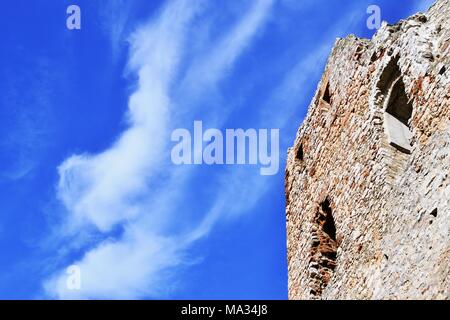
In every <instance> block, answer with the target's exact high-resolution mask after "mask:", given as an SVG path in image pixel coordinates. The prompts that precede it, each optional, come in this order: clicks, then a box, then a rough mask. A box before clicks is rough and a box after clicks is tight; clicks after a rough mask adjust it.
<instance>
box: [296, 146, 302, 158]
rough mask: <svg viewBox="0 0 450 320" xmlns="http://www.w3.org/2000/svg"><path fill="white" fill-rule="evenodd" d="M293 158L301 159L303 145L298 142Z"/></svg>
mask: <svg viewBox="0 0 450 320" xmlns="http://www.w3.org/2000/svg"><path fill="white" fill-rule="evenodd" d="M295 158H296V159H297V160H299V161H303V145H302V144H300V145H299V146H298V148H297V152H296V154H295Z"/></svg>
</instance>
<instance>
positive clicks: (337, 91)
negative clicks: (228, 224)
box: [285, 0, 450, 299]
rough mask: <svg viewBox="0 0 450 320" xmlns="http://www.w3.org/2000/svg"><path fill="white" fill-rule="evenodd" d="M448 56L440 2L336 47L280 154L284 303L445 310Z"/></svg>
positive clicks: (445, 15) (449, 254)
mask: <svg viewBox="0 0 450 320" xmlns="http://www.w3.org/2000/svg"><path fill="white" fill-rule="evenodd" d="M449 52H450V0H438V1H437V2H436V3H435V4H434V5H433V6H432V7H431V8H430V9H429V10H428V12H427V13H425V14H416V15H414V16H412V17H410V18H408V19H407V20H401V21H400V22H398V23H397V24H395V25H387V24H383V26H382V28H381V29H380V30H379V31H378V32H377V34H376V35H375V36H374V37H373V38H372V40H367V39H358V38H356V37H355V36H349V37H347V38H345V39H339V40H337V42H336V44H335V46H334V49H333V51H332V53H331V55H330V57H329V59H328V63H327V66H326V68H325V72H324V75H323V77H322V79H321V81H320V83H319V85H318V89H317V91H316V94H315V96H314V98H313V100H312V102H311V105H310V107H309V111H308V114H307V117H306V118H305V120H304V122H303V124H302V125H301V127H300V129H299V131H298V134H297V137H296V139H295V143H294V146H293V147H292V148H290V149H289V151H288V163H287V167H286V181H285V188H286V218H287V234H288V267H289V297H290V299H449V298H450V293H449V290H450V289H449V288H450V176H449V175H450V110H449V99H450V81H449V78H450V70H449V69H450V54H449ZM411 108H412V113H411ZM391 109H392V110H394V109H395V110H397V111H395V110H394V111H391ZM408 110H409V111H408ZM387 111H388V112H387ZM392 118H395V119H394V120H392ZM396 119H397V120H396ZM392 121H393V122H392ZM399 121H400V122H403V124H404V126H402V125H401V124H400V122H399ZM408 134H411V137H409V136H408ZM404 136H406V137H407V138H410V139H409V140H407V141H409V146H407V145H405V144H402V141H400V140H402V139H403V140H404ZM402 137H403V138H402ZM401 146H403V147H401Z"/></svg>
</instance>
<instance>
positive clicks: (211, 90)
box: [0, 0, 431, 299]
mask: <svg viewBox="0 0 450 320" xmlns="http://www.w3.org/2000/svg"><path fill="white" fill-rule="evenodd" d="M70 4H77V5H79V6H80V8H81V30H68V29H67V28H66V25H65V22H66V18H67V15H66V8H67V7H68V6H69V5H70ZM370 4H377V5H379V6H380V8H381V15H382V19H383V20H386V21H388V22H391V23H393V22H396V21H397V20H399V19H401V18H405V17H407V16H409V15H411V14H413V13H415V12H417V11H421V10H424V9H426V8H427V7H428V6H429V5H430V4H431V1H413V0H411V1H407V2H402V3H401V4H400V3H399V2H396V1H387V0H386V1H365V0H364V1H352V2H350V1H345V2H344V1H338V0H333V1H330V0H321V1H318V0H314V1H313V0H311V1H296V0H254V1H202V0H190V1H186V0H175V1H144V0H136V1H125V0H111V1H92V0H89V1H88V0H77V1H70V2H69V1H63V0H58V1H56V0H35V1H25V0H14V1H12V0H8V1H4V3H2V9H1V10H0V12H1V18H0V35H1V39H2V42H1V50H0V93H1V95H0V138H1V139H0V190H1V191H2V192H1V193H0V247H1V254H0V298H4V299H5V298H6V299H14V298H21V299H36V298H63V299H64V298H92V299H98V298H113V299H117V298H130V299H138V298H148V299H161V298H169V299H224V298H228V299H245V298H246V299H262V298H265V299H285V298H287V265H286V235H285V215H284V181H283V179H284V166H285V153H286V150H287V148H288V147H289V146H291V144H292V142H293V140H294V137H295V133H296V130H297V128H298V126H299V125H300V123H301V121H302V119H303V117H304V116H305V114H306V111H307V106H308V104H309V101H310V100H311V98H312V95H313V93H314V91H315V89H316V85H317V82H318V80H319V79H320V76H321V74H322V71H323V68H324V65H325V62H326V58H327V56H328V54H329V52H330V50H331V48H332V45H333V43H334V41H335V38H336V37H344V36H346V35H347V34H350V33H354V34H356V35H357V36H360V37H371V36H372V34H373V30H369V29H367V27H366V19H367V17H368V15H367V13H366V9H367V7H368V5H370ZM194 120H202V121H203V125H204V126H205V127H207V128H219V129H225V128H244V129H248V128H255V129H259V128H278V129H280V170H279V172H278V174H276V175H272V176H261V175H260V174H259V168H257V167H255V166H250V165H234V166H233V165H228V166H220V165H212V166H208V165H197V166H189V165H184V166H183V165H182V166H176V165H174V164H172V162H171V160H170V150H171V147H173V143H172V142H171V141H170V134H171V132H172V131H173V130H174V129H176V128H187V129H191V128H192V127H193V121H194ZM73 264H75V265H77V266H79V267H80V270H81V290H78V291H75V292H73V291H68V290H67V288H66V287H65V279H66V277H67V276H66V274H65V270H66V268H67V267H68V266H69V265H73Z"/></svg>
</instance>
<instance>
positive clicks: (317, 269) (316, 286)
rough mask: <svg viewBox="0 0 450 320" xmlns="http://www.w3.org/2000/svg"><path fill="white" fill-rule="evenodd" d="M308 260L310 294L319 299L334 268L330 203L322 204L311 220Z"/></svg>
mask: <svg viewBox="0 0 450 320" xmlns="http://www.w3.org/2000/svg"><path fill="white" fill-rule="evenodd" d="M313 224H314V227H313V230H314V231H313V233H312V244H311V259H310V287H311V288H310V292H311V294H312V295H313V297H320V295H321V294H322V292H323V290H324V289H325V288H326V286H327V285H328V283H329V282H330V280H331V278H332V276H333V273H334V269H335V268H336V258H337V242H336V225H335V222H334V218H333V212H332V209H331V206H330V201H329V200H328V199H326V200H325V201H324V202H322V203H321V204H320V206H319V208H318V210H317V212H316V215H315V216H314V219H313Z"/></svg>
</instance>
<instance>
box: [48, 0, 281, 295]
mask: <svg viewBox="0 0 450 320" xmlns="http://www.w3.org/2000/svg"><path fill="white" fill-rule="evenodd" d="M271 3H272V0H260V1H258V2H256V3H255V5H254V7H253V8H252V9H253V10H251V11H249V13H248V14H245V15H243V17H242V19H241V20H240V21H239V22H238V24H237V25H236V27H234V28H233V29H232V31H231V32H230V33H229V34H228V35H227V36H225V38H224V39H222V40H221V44H220V45H219V47H218V48H217V49H216V50H213V51H212V52H210V54H209V55H208V61H205V62H204V63H205V65H206V67H203V66H202V65H201V64H199V62H196V63H195V64H194V65H195V67H193V68H192V69H191V70H196V68H200V69H202V68H207V69H208V70H209V68H211V72H210V75H209V77H208V82H209V84H214V83H215V82H217V81H219V80H220V79H221V78H222V76H223V73H224V72H226V71H227V70H230V68H231V67H232V65H233V63H234V62H235V60H236V59H237V57H238V56H239V55H240V54H241V53H242V52H243V50H244V49H245V47H246V45H247V44H248V42H249V41H251V39H252V38H253V37H254V35H255V34H256V33H257V30H258V29H259V28H260V27H261V25H262V24H263V23H264V21H265V17H266V16H267V13H268V11H269V10H270V5H271ZM202 8H204V4H203V1H189V0H176V1H171V2H169V3H168V5H167V6H166V7H165V8H164V9H163V10H162V11H161V13H160V15H159V16H158V17H156V18H155V19H153V20H152V21H150V22H149V23H148V24H146V25H144V26H141V27H139V28H138V29H137V31H136V32H135V33H134V34H133V35H132V36H131V37H130V40H129V41H130V58H129V63H128V68H129V69H130V70H131V71H132V72H135V73H137V75H138V79H139V80H138V88H137V90H136V91H135V92H134V93H133V94H132V95H131V97H130V99H129V110H128V114H127V118H128V120H129V129H127V130H126V131H125V132H124V133H123V134H122V135H121V136H120V137H119V138H118V139H117V141H116V142H115V143H114V144H113V145H112V146H111V147H110V148H109V149H107V150H105V151H104V152H101V153H99V154H81V155H73V156H71V157H69V158H68V159H67V160H65V161H64V162H63V163H62V164H61V165H60V166H59V168H58V171H59V176H60V180H59V183H58V196H59V198H60V199H61V201H62V202H63V203H64V205H65V207H66V208H67V211H68V214H69V216H68V218H67V226H66V227H67V228H68V229H69V230H71V232H73V233H77V232H80V231H81V230H86V229H89V228H92V226H94V227H95V228H97V229H98V230H99V231H100V232H101V233H104V234H105V237H108V235H109V234H110V232H111V231H113V230H115V227H120V228H122V229H123V230H124V231H123V234H122V235H121V237H120V238H117V237H116V238H111V239H110V238H107V239H106V240H104V241H102V242H100V243H99V244H98V245H97V246H96V247H94V248H93V249H91V250H89V251H87V253H85V254H84V256H83V257H82V258H81V259H79V260H78V261H75V262H74V264H76V265H78V266H79V267H80V269H81V290H80V291H70V290H67V286H66V279H67V275H66V274H65V273H64V270H62V271H60V272H58V273H56V274H54V275H53V276H51V277H50V278H49V279H48V280H47V281H46V282H45V285H44V287H45V290H46V292H47V294H48V295H49V296H51V297H56V298H64V299H66V298H76V299H80V298H82V299H85V298H139V297H143V296H160V295H163V294H165V293H167V290H170V288H167V286H168V281H165V279H166V277H167V276H170V270H171V268H172V267H176V266H179V265H180V264H189V263H191V262H192V261H190V260H189V259H183V257H184V252H185V249H186V248H187V247H188V246H189V245H190V244H191V243H192V241H195V240H197V239H199V238H201V237H203V236H204V235H205V234H206V233H207V232H200V233H198V232H197V236H192V234H191V233H189V232H188V233H187V234H183V233H175V234H174V233H173V232H172V233H168V232H167V230H168V229H170V228H168V225H169V227H170V222H169V219H171V220H170V221H171V222H172V224H176V223H177V221H178V220H179V219H180V218H181V217H179V216H178V217H177V220H173V217H174V216H175V215H177V211H176V208H177V203H176V201H174V199H177V197H178V196H179V194H180V193H181V192H182V189H183V188H185V187H186V188H189V186H188V185H187V182H188V179H189V178H188V177H189V175H191V173H192V169H191V168H180V169H179V170H174V171H173V172H170V171H167V164H166V163H165V162H164V161H163V160H164V156H165V155H166V154H167V153H168V152H169V151H168V145H167V144H168V143H169V142H170V139H169V138H170V134H169V132H168V130H169V124H170V121H173V120H174V119H175V118H174V117H175V115H174V114H173V111H174V110H173V109H174V108H178V107H180V106H179V105H175V103H174V101H173V99H172V97H171V89H172V87H173V86H175V85H176V84H175V83H174V81H175V79H176V77H177V72H178V71H179V66H180V64H181V62H182V60H183V58H184V52H185V50H186V45H187V43H186V42H187V38H188V35H189V31H190V26H191V22H192V21H193V19H194V18H195V17H196V15H197V14H199V13H200V12H201V10H202ZM198 61H199V60H198ZM205 70H206V69H203V71H205ZM203 71H201V72H199V73H198V72H196V71H194V72H193V74H195V77H193V78H191V80H192V81H193V82H197V83H198V82H202V81H204V79H203V77H202V76H201V73H202V72H203ZM208 72H209V71H208ZM182 102H183V103H186V104H189V101H182ZM164 170H166V171H167V172H165V174H166V177H165V179H166V180H165V181H164V183H163V184H162V185H154V181H155V180H157V178H158V177H159V175H160V174H161V171H164ZM193 223H194V224H195V221H194V222H193ZM197 223H200V227H198V229H196V230H199V229H203V230H206V229H205V228H204V227H202V225H203V224H202V222H197Z"/></svg>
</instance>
